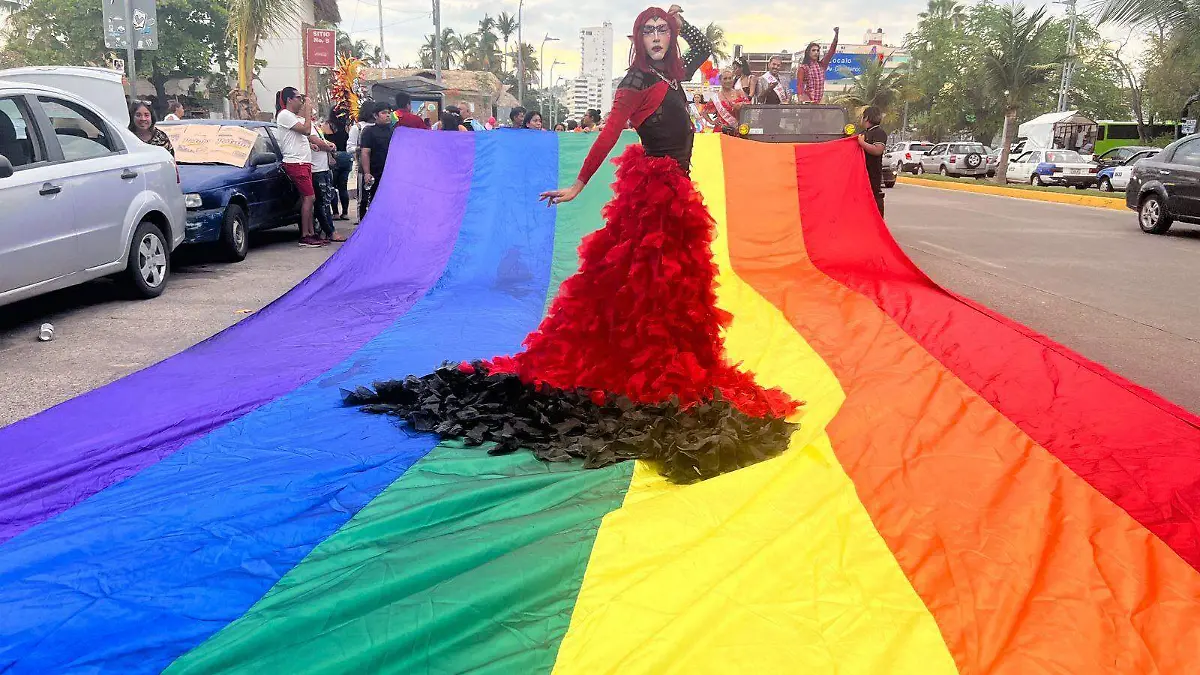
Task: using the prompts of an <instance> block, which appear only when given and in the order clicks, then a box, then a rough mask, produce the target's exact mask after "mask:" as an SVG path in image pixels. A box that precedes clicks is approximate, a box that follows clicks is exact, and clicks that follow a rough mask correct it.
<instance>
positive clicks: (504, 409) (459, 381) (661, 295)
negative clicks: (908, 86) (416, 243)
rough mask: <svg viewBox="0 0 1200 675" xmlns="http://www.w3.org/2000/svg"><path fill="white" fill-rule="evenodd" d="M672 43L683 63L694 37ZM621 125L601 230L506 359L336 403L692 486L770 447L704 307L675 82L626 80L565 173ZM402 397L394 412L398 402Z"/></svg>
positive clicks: (762, 396) (706, 287) (763, 403)
mask: <svg viewBox="0 0 1200 675" xmlns="http://www.w3.org/2000/svg"><path fill="white" fill-rule="evenodd" d="M681 32H682V34H683V35H684V37H686V38H687V39H688V41H689V43H690V44H691V45H692V46H693V48H694V49H693V52H692V53H691V54H689V57H690V58H689V59H688V63H689V66H690V67H691V68H693V69H694V67H695V66H692V65H691V64H692V62H693V61H694V62H695V65H696V66H698V64H699V63H700V62H702V61H703V60H704V58H705V57H706V56H707V50H699V51H702V52H703V54H701V55H700V56H699V60H698V61H697V60H696V55H695V52H696V51H697V50H696V49H695V47H696V44H697V42H701V41H702V40H703V37H702V34H700V33H699V31H696V30H695V29H694V28H693V27H691V26H690V25H687V24H686V23H685V24H684V26H683V29H682V31H681ZM627 121H632V122H633V125H634V127H635V128H636V129H637V132H638V134H639V136H640V137H641V140H642V144H641V145H635V146H631V147H630V148H629V149H628V150H627V151H626V152H625V153H624V154H623V155H622V156H621V157H620V158H619V159H618V160H616V161H617V174H616V176H617V182H616V185H615V196H614V198H613V200H612V201H611V202H610V203H609V204H608V205H607V206H605V208H604V211H603V216H604V221H605V227H604V228H603V229H601V230H599V231H597V232H595V233H593V234H591V235H589V236H588V237H586V238H585V239H584V241H583V243H582V245H581V246H580V249H579V254H580V268H579V271H578V272H577V273H576V274H575V275H574V276H572V277H571V278H569V279H567V280H566V281H564V282H563V284H562V286H561V287H560V290H559V293H558V296H557V297H556V298H555V299H554V301H553V303H552V304H551V306H550V309H549V311H548V313H547V315H546V318H545V319H544V320H543V321H542V323H541V325H540V326H539V327H538V329H537V330H536V331H534V332H533V333H531V334H530V335H529V336H528V337H527V338H526V340H525V343H524V347H525V349H524V351H522V352H520V353H518V354H516V355H515V356H507V357H498V358H494V359H492V360H490V361H485V362H478V363H475V364H464V365H462V366H460V367H458V368H445V369H442V370H441V371H439V372H438V373H435V374H434V375H432V376H428V377H426V378H420V379H418V378H410V381H409V382H406V383H403V384H402V383H391V384H389V383H383V384H382V385H377V389H378V391H377V392H370V391H362V392H359V393H358V394H357V395H355V396H354V397H352V402H354V403H358V404H366V405H367V406H368V409H370V410H373V411H376V412H388V413H393V414H397V415H399V416H401V417H404V418H405V419H406V420H407V421H408V422H409V423H410V425H412V426H414V427H415V428H417V429H419V430H422V427H425V428H426V429H427V430H432V431H435V432H437V433H441V434H443V435H446V436H462V437H464V438H466V439H467V440H468V441H477V442H483V441H494V442H496V443H497V444H498V445H497V446H496V447H497V448H498V449H499V451H509V450H513V449H516V448H517V447H529V448H532V449H533V450H534V451H535V452H537V453H538V455H539V456H542V457H544V458H546V459H566V458H568V457H572V456H577V457H584V458H585V459H586V460H587V461H588V462H589V464H590V465H593V466H602V465H604V464H608V463H611V462H612V461H618V460H621V459H627V458H635V457H636V458H643V459H648V460H651V461H655V462H657V463H659V464H660V466H661V467H662V469H663V471H664V472H665V473H666V474H667V475H668V476H669V477H671V478H672V479H673V480H677V481H683V482H686V481H690V480H697V479H701V478H706V477H709V476H711V475H715V474H717V473H721V472H723V471H728V470H732V469H736V468H739V467H741V466H745V465H747V464H750V463H753V462H755V461H759V460H761V459H764V458H766V457H769V456H771V455H773V454H775V453H778V452H780V451H782V450H783V449H784V448H785V447H786V444H787V437H788V435H789V433H790V431H791V430H792V428H794V425H792V424H789V423H787V422H786V420H785V419H784V418H785V417H786V416H787V415H788V414H789V413H791V412H793V411H794V410H795V409H796V407H797V404H796V402H794V401H792V400H791V399H790V398H788V397H787V395H786V394H784V393H783V392H781V391H779V390H777V389H772V390H766V389H763V388H762V387H760V386H758V385H757V384H756V383H755V382H754V380H753V378H752V377H751V376H750V375H749V374H748V373H745V372H743V371H740V370H738V369H736V368H735V367H734V366H733V365H732V364H730V363H729V362H728V361H727V360H726V359H725V358H724V353H723V347H722V340H721V330H722V328H723V327H725V326H726V325H728V322H729V319H730V316H729V315H728V314H727V313H725V312H723V311H722V310H720V309H719V308H718V307H717V306H716V293H715V290H714V280H715V275H716V271H717V270H716V265H715V263H714V262H713V260H712V252H711V244H712V237H713V231H714V223H713V220H712V217H711V216H710V215H709V213H708V211H707V209H706V208H705V206H704V203H703V201H702V199H701V197H700V195H699V193H698V192H697V191H696V189H695V186H694V185H693V184H692V181H691V179H690V178H689V177H688V170H689V168H690V162H691V153H692V140H693V138H692V134H693V131H692V127H691V123H690V119H689V116H688V110H687V99H686V96H685V94H684V92H683V90H682V87H680V86H679V85H678V83H673V82H668V81H667V80H666V79H665V78H664V77H663V76H661V75H659V74H658V73H657V72H654V71H652V72H646V71H643V70H639V69H636V68H632V69H630V71H629V73H628V74H627V75H626V77H625V78H624V80H623V81H622V83H621V85H620V87H619V88H618V90H617V94H616V96H615V100H614V103H613V110H612V113H611V114H610V115H609V118H608V120H607V123H606V125H605V126H604V129H603V130H602V131H601V133H600V135H599V137H598V138H597V140H596V142H595V144H594V145H593V148H592V151H591V153H590V154H589V155H588V159H587V161H586V162H585V163H584V166H583V168H582V170H581V172H580V180H581V181H583V182H585V183H586V182H587V181H588V180H589V179H590V178H591V177H592V175H593V174H594V173H595V171H596V169H597V168H599V166H600V164H601V162H603V161H604V159H605V158H606V157H607V155H608V153H609V151H610V150H611V149H612V147H613V145H614V144H615V142H616V139H617V136H618V135H619V134H620V133H621V131H622V130H623V129H624V128H625V125H626V122H627ZM405 401H407V403H405Z"/></svg>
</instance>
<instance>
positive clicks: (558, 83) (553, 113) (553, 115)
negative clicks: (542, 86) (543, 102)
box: [550, 77, 567, 124]
mask: <svg viewBox="0 0 1200 675" xmlns="http://www.w3.org/2000/svg"><path fill="white" fill-rule="evenodd" d="M566 81H567V80H566V78H564V77H560V78H558V79H557V80H555V81H554V84H553V85H551V87H550V120H551V122H553V123H555V124H557V123H558V122H561V121H562V120H560V119H557V117H558V106H557V105H555V103H554V90H555V89H558V88H561V87H562V84H563V83H564V82H566Z"/></svg>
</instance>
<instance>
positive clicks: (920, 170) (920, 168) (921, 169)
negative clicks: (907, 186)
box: [914, 164, 925, 176]
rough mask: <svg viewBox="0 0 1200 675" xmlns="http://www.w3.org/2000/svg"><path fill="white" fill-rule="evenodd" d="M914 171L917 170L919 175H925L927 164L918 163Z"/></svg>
mask: <svg viewBox="0 0 1200 675" xmlns="http://www.w3.org/2000/svg"><path fill="white" fill-rule="evenodd" d="M914 171H915V172H916V174H917V175H918V176H921V175H924V173H925V165H924V164H918V165H917V168H916V169H914Z"/></svg>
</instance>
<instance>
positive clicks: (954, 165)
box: [917, 141, 988, 178]
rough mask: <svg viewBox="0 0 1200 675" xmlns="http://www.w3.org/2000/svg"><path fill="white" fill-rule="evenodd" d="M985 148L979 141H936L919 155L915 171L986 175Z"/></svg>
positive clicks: (944, 174)
mask: <svg viewBox="0 0 1200 675" xmlns="http://www.w3.org/2000/svg"><path fill="white" fill-rule="evenodd" d="M984 155H985V148H984V147H983V144H981V143H971V142H967V141H959V142H954V143H938V144H937V145H935V146H933V147H932V148H930V149H929V151H928V152H926V153H925V154H923V155H921V161H920V162H919V163H918V164H917V173H918V174H925V173H940V174H942V175H943V176H974V177H975V178H983V177H985V176H987V171H988V167H987V160H986V159H984Z"/></svg>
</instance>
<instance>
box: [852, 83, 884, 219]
mask: <svg viewBox="0 0 1200 675" xmlns="http://www.w3.org/2000/svg"><path fill="white" fill-rule="evenodd" d="M881 121H883V111H881V110H880V109H879V108H877V107H875V106H870V107H868V108H867V109H866V110H864V111H863V114H862V126H863V132H862V133H861V134H859V135H858V145H859V147H861V148H862V149H863V153H865V154H866V158H867V177H868V178H870V179H871V191H872V192H874V193H875V205H876V206H878V207H879V215H880V217H882V216H883V153H884V150H885V149H886V148H887V132H886V131H884V130H883V127H881V126H879V123H880V122H881Z"/></svg>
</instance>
